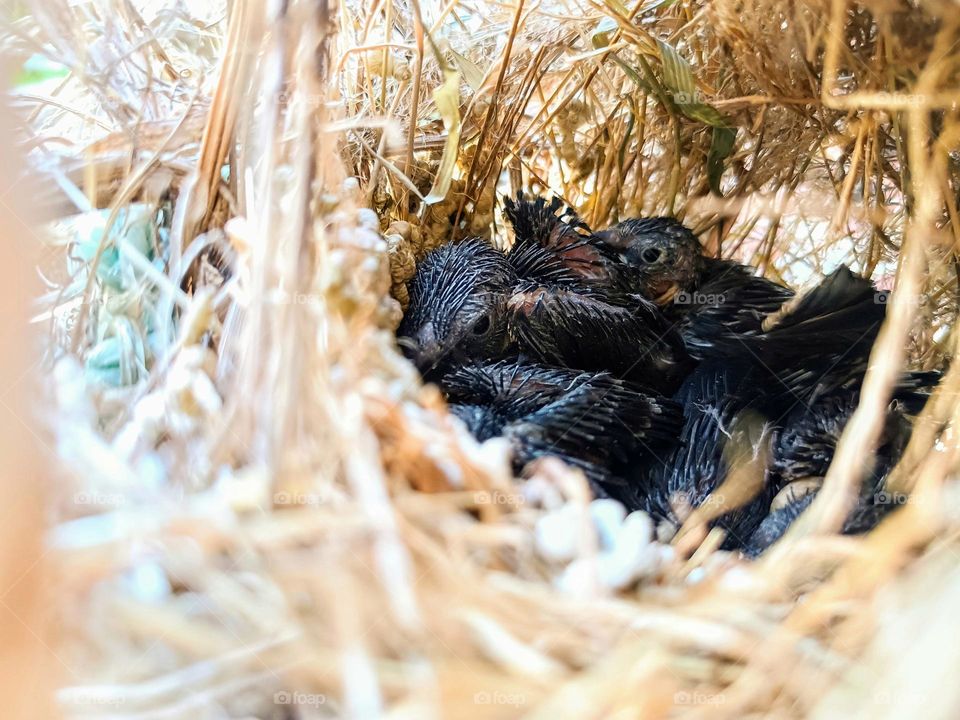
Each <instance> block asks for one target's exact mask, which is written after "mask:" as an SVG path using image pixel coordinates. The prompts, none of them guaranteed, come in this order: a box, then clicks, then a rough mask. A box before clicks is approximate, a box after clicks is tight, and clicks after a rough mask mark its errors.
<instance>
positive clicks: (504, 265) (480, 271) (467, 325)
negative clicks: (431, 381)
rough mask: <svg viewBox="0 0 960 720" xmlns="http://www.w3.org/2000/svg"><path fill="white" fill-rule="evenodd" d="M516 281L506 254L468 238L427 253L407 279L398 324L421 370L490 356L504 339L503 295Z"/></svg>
mask: <svg viewBox="0 0 960 720" xmlns="http://www.w3.org/2000/svg"><path fill="white" fill-rule="evenodd" d="M515 281H516V276H515V274H514V272H513V270H512V269H511V267H510V265H509V263H508V262H507V259H506V257H505V256H504V254H503V253H502V252H500V251H499V250H497V249H495V248H493V247H491V246H489V245H487V244H486V243H485V242H483V241H482V240H479V239H476V238H471V239H467V240H464V241H463V242H460V243H455V244H452V243H451V244H447V245H444V246H443V247H440V248H438V249H436V250H434V251H432V252H431V253H429V254H428V255H427V256H426V257H425V258H424V259H423V261H422V262H420V263H419V264H418V266H417V272H416V274H415V275H414V277H413V280H412V281H411V283H410V288H409V290H410V305H409V307H408V308H407V312H406V314H405V315H404V318H403V321H402V322H401V323H400V327H399V329H398V330H397V336H398V338H399V340H398V342H399V344H400V346H401V347H402V348H403V349H404V352H405V354H406V355H407V357H409V358H410V359H411V360H413V361H414V363H415V364H416V365H417V368H418V369H419V370H420V372H421V373H423V374H425V375H426V374H428V373H430V372H431V371H433V370H435V369H437V368H440V367H441V366H442V365H443V364H445V363H446V362H447V361H448V360H450V359H477V360H480V359H494V358H497V357H500V356H502V354H503V353H504V352H505V351H506V349H507V345H508V335H507V317H506V301H507V297H508V295H509V290H510V288H511V287H512V285H513V284H514V283H515Z"/></svg>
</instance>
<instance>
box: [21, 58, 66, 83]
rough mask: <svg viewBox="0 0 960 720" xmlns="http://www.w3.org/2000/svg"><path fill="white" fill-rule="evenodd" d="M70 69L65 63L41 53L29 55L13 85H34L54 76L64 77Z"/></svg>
mask: <svg viewBox="0 0 960 720" xmlns="http://www.w3.org/2000/svg"><path fill="white" fill-rule="evenodd" d="M69 72H70V70H69V69H68V68H67V67H66V65H61V64H60V63H56V62H53V61H52V60H50V59H48V58H47V57H45V56H43V55H39V54H37V55H31V56H30V57H29V58H27V60H26V62H24V63H23V66H22V67H21V68H20V70H19V72H18V73H17V75H16V77H15V78H14V80H13V84H14V86H15V87H23V86H25V85H34V84H36V83H42V82H45V81H46V80H53V79H54V78H62V77H66V76H67V74H68V73H69Z"/></svg>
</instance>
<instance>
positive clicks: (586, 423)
mask: <svg viewBox="0 0 960 720" xmlns="http://www.w3.org/2000/svg"><path fill="white" fill-rule="evenodd" d="M439 384H440V387H441V389H442V390H443V392H444V394H445V396H446V398H447V400H448V402H449V403H450V410H451V412H452V413H453V414H454V415H456V416H457V417H459V418H460V419H461V420H463V422H464V423H465V424H466V425H467V428H468V429H469V430H470V432H471V433H472V434H473V435H474V436H475V437H476V438H477V439H478V440H481V441H482V440H487V439H489V438H492V437H499V436H502V437H505V438H507V440H509V442H510V444H511V447H512V449H513V462H514V469H515V471H516V472H518V473H521V472H523V470H524V468H525V467H526V466H527V465H528V464H529V463H530V462H532V461H534V460H536V459H537V458H540V457H544V456H548V455H549V456H556V457H559V458H561V459H563V460H564V461H565V462H567V463H568V464H570V465H572V466H574V467H578V468H580V469H581V470H583V471H584V474H585V475H586V476H587V478H588V479H589V480H590V481H591V483H592V485H593V486H594V489H595V491H597V492H598V494H600V495H601V496H604V495H609V496H614V497H623V496H624V494H625V492H626V489H625V486H624V480H623V477H624V474H625V472H626V470H627V468H628V467H630V466H632V465H633V464H635V463H638V462H639V463H643V462H645V460H646V458H648V457H650V453H653V452H656V451H657V449H658V448H661V447H663V446H664V445H667V444H669V443H671V442H672V441H673V439H674V438H675V437H676V435H677V433H678V431H679V428H680V424H681V422H682V418H681V414H680V408H679V406H678V405H677V404H676V403H675V402H673V401H671V400H668V399H666V398H663V397H661V396H659V395H657V394H655V393H652V392H644V391H639V390H637V389H634V388H632V387H630V386H629V385H627V384H626V383H624V382H623V381H621V380H618V379H617V378H614V377H612V376H610V375H609V374H607V373H590V372H581V371H578V370H570V369H567V368H554V367H548V366H544V365H538V364H530V363H517V362H500V363H482V364H479V363H478V364H468V365H465V366H463V367H460V368H458V369H456V370H454V371H452V372H450V373H448V374H446V375H444V376H443V378H441V380H440V382H439Z"/></svg>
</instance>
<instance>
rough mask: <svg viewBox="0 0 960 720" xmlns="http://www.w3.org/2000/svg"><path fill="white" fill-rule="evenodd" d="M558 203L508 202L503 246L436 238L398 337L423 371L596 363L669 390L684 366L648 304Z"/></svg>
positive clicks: (682, 352)
mask: <svg viewBox="0 0 960 720" xmlns="http://www.w3.org/2000/svg"><path fill="white" fill-rule="evenodd" d="M561 207H562V206H559V205H556V204H550V205H547V204H546V203H544V202H542V201H518V202H516V203H513V204H512V205H511V210H510V213H509V215H510V216H511V217H512V218H513V220H514V222H515V223H517V227H518V228H520V229H521V234H520V235H519V236H518V239H517V242H516V243H515V245H514V246H513V248H511V250H510V251H509V252H507V253H504V252H502V251H500V250H497V249H495V248H493V247H490V246H489V245H486V244H485V243H483V241H481V240H478V239H472V240H465V241H463V242H461V243H457V244H451V245H445V246H443V247H441V248H439V249H437V250H434V251H433V252H431V253H430V254H428V255H427V257H426V258H424V260H423V261H422V262H421V263H420V264H419V265H418V267H417V271H416V273H415V275H414V278H413V280H412V281H411V285H410V305H409V307H408V310H407V313H406V315H405V317H404V319H403V321H402V323H401V325H400V328H399V330H398V333H397V334H398V336H399V338H400V339H399V343H400V345H401V346H402V347H403V348H404V349H405V351H406V352H407V354H408V356H410V357H411V358H412V359H413V360H414V362H415V363H416V364H417V366H418V368H420V370H421V372H422V373H423V374H424V375H425V376H430V375H431V373H433V372H434V371H435V370H436V369H437V368H440V369H441V370H442V369H443V366H447V367H449V366H450V365H452V364H455V363H457V362H463V361H465V360H472V361H477V360H496V359H511V358H512V359H517V358H525V359H528V360H531V361H534V362H540V363H546V364H552V365H559V366H564V367H570V368H577V369H579V370H589V371H606V372H610V373H612V374H613V375H615V376H617V377H620V378H624V379H629V380H631V381H634V382H638V383H642V384H644V385H648V386H650V387H651V388H654V389H657V390H659V391H661V392H673V391H674V390H675V389H676V388H677V387H678V385H679V384H680V382H681V381H682V379H683V378H684V377H685V376H686V374H687V372H688V371H689V369H690V367H691V366H692V361H691V358H690V357H689V355H688V353H687V352H686V349H685V347H684V345H683V341H682V339H681V338H680V336H679V334H678V333H677V332H676V330H675V329H674V328H673V327H672V326H671V324H670V323H669V322H668V321H667V320H666V318H664V317H663V315H662V313H661V312H660V311H659V309H658V308H657V307H656V306H655V305H654V304H653V303H651V302H649V301H647V300H645V299H644V298H642V297H639V296H632V295H630V294H628V293H625V292H623V291H622V289H621V287H620V281H619V280H617V278H618V277H619V276H618V275H617V273H618V272H620V271H619V270H618V269H617V266H616V264H614V263H612V262H610V261H609V258H607V257H606V253H607V252H608V251H607V250H605V249H603V248H602V247H601V246H598V245H596V243H595V241H594V240H593V239H592V238H591V237H589V236H584V235H582V234H581V231H582V228H581V224H580V223H579V221H571V222H572V223H573V224H570V223H568V222H567V221H566V220H564V219H563V217H561V216H560V215H557V214H556V213H557V212H558V211H560V209H561Z"/></svg>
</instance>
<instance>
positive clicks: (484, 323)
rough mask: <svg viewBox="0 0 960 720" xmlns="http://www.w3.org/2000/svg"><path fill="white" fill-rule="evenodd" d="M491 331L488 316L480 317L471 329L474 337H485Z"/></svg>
mask: <svg viewBox="0 0 960 720" xmlns="http://www.w3.org/2000/svg"><path fill="white" fill-rule="evenodd" d="M489 329H490V318H489V317H487V316H486V315H483V316H481V317H480V319H479V320H477V321H476V322H475V323H474V324H473V327H472V328H471V332H473V334H474V335H485V334H486V332H487V330H489Z"/></svg>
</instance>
